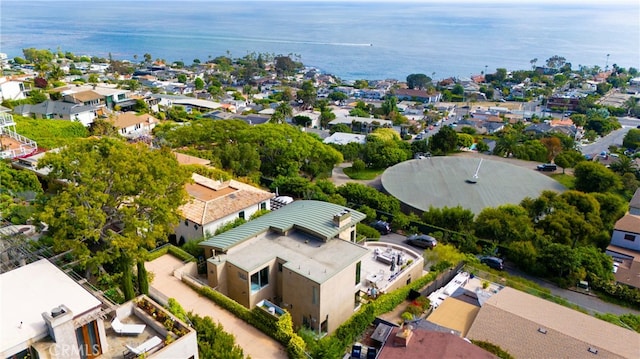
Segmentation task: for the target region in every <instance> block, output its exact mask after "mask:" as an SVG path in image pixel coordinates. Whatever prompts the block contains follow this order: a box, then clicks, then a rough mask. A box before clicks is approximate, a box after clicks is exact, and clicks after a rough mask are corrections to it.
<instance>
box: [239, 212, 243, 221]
mask: <svg viewBox="0 0 640 359" xmlns="http://www.w3.org/2000/svg"><path fill="white" fill-rule="evenodd" d="M238 218H242V219H244V211H240V213H238Z"/></svg>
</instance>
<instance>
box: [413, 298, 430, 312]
mask: <svg viewBox="0 0 640 359" xmlns="http://www.w3.org/2000/svg"><path fill="white" fill-rule="evenodd" d="M414 303H415V304H416V305H418V306H420V307H421V308H422V309H423V310H426V309H427V308H429V307H430V306H431V301H430V300H429V298H427V297H424V296H419V297H418V298H416V299H415V300H414Z"/></svg>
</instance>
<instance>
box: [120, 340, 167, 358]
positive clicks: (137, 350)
mask: <svg viewBox="0 0 640 359" xmlns="http://www.w3.org/2000/svg"><path fill="white" fill-rule="evenodd" d="M160 344H162V339H160V338H159V337H157V336H154V337H151V338H150V339H148V340H147V341H145V342H144V343H142V344H140V345H138V346H137V347H132V346H130V345H129V344H125V345H124V346H125V347H127V349H129V351H130V352H132V353H134V354H135V355H141V354H144V353H146V352H148V351H149V350H151V349H153V348H155V347H157V346H158V345H160Z"/></svg>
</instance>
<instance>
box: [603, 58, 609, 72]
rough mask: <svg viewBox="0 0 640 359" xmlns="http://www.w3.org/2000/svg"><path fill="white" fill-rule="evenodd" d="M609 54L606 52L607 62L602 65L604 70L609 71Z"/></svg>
mask: <svg viewBox="0 0 640 359" xmlns="http://www.w3.org/2000/svg"><path fill="white" fill-rule="evenodd" d="M609 55H610V54H607V62H606V63H605V65H604V70H605V71H609Z"/></svg>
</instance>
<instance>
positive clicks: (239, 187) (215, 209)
mask: <svg viewBox="0 0 640 359" xmlns="http://www.w3.org/2000/svg"><path fill="white" fill-rule="evenodd" d="M192 178H193V183H189V184H187V185H186V189H187V192H188V193H189V195H190V196H191V199H190V200H189V202H188V203H186V204H184V205H183V206H182V207H180V210H181V211H182V215H183V217H184V221H183V222H182V223H180V224H178V225H177V226H176V228H175V234H176V240H177V242H178V244H182V243H184V242H186V241H188V240H193V239H198V238H203V237H208V236H211V235H213V234H214V233H215V232H216V230H217V229H218V228H220V227H221V226H223V225H224V224H226V223H228V222H232V221H234V220H236V219H238V218H244V219H247V220H248V219H249V218H250V217H251V215H253V214H254V213H255V212H257V211H258V210H270V209H271V205H270V200H271V198H273V197H275V194H273V193H271V192H268V191H264V190H261V189H260V188H256V187H253V186H251V185H248V184H246V183H242V182H238V181H235V180H229V181H216V180H212V179H210V178H207V177H204V176H201V175H199V174H196V173H194V174H193V175H192Z"/></svg>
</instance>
